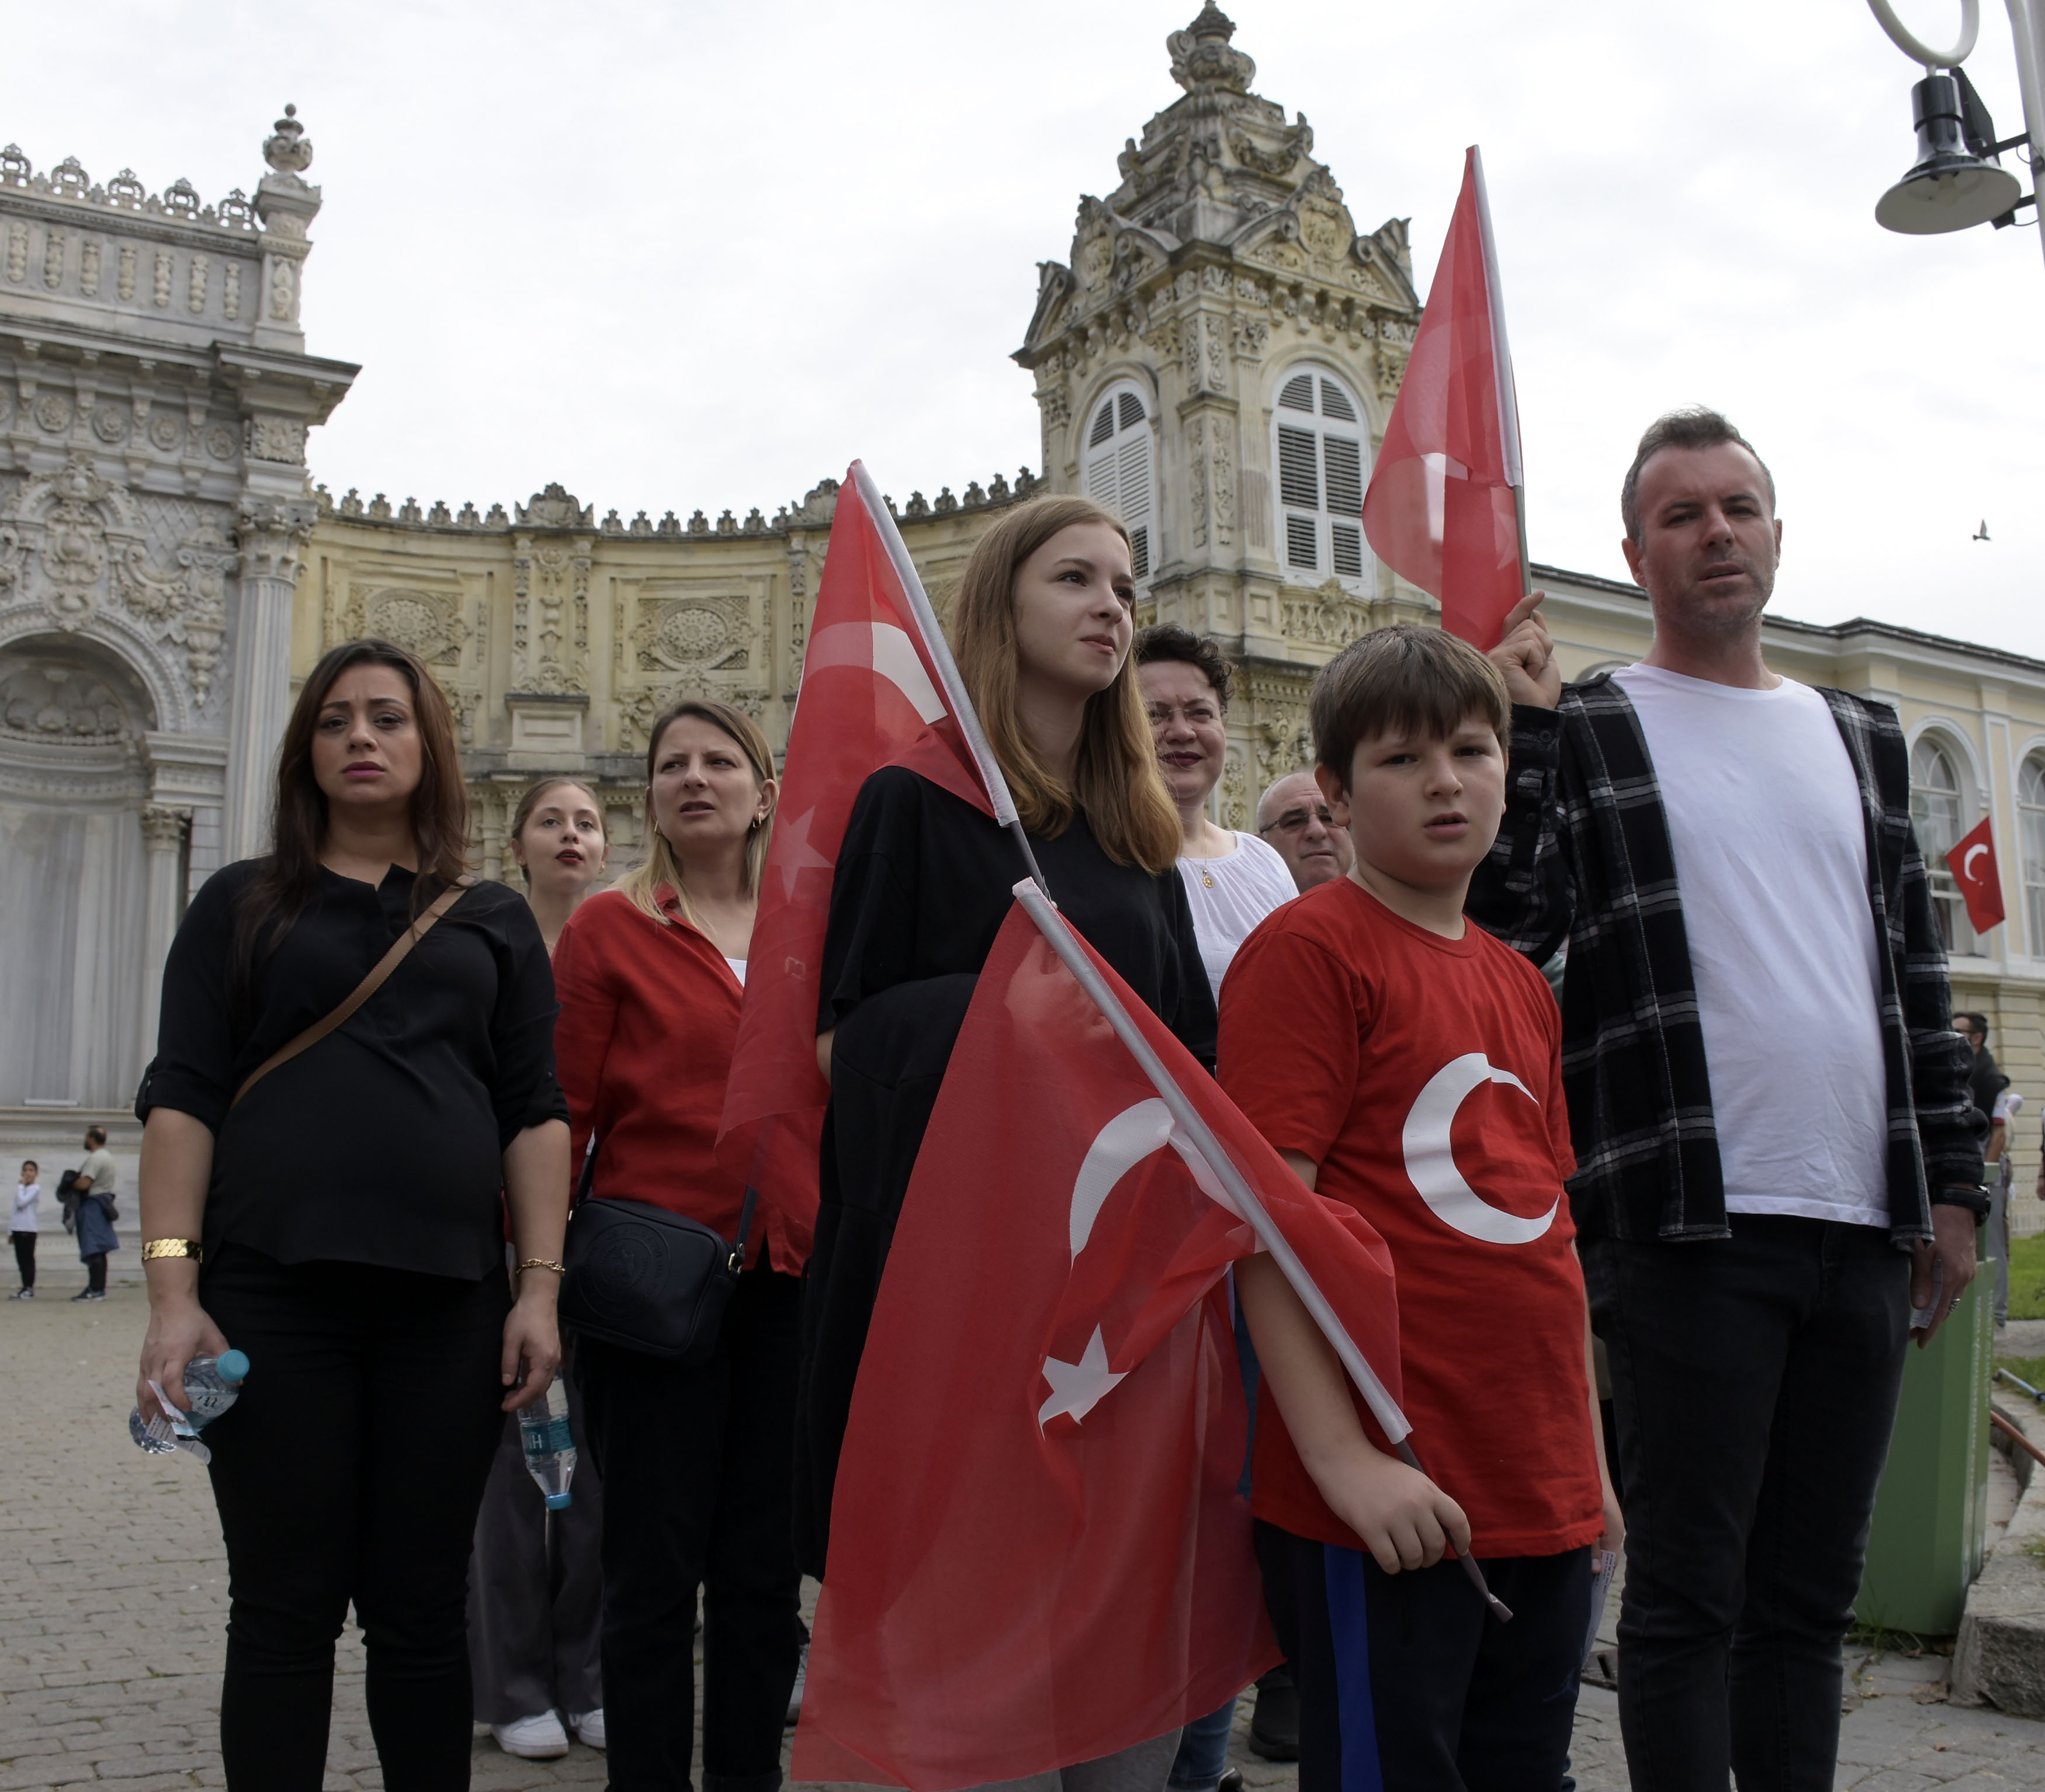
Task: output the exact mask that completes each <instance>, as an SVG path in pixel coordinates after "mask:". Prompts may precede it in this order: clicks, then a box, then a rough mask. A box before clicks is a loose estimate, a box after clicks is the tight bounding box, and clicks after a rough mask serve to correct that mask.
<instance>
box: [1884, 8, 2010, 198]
mask: <svg viewBox="0 0 2045 1792" xmlns="http://www.w3.org/2000/svg"><path fill="white" fill-rule="evenodd" d="M1867 3H1868V7H1869V10H1870V11H1872V12H1873V13H1874V16H1875V18H1876V20H1877V21H1878V22H1879V23H1880V25H1881V29H1883V30H1884V31H1885V32H1887V33H1889V40H1890V41H1891V42H1892V43H1893V44H1895V45H1896V47H1897V48H1898V49H1899V50H1901V51H1902V52H1903V53H1904V55H1905V56H1908V57H1910V58H1911V59H1912V60H1913V61H1916V62H1920V63H1922V64H1924V67H1925V69H1926V71H1927V72H1926V75H1925V77H1924V79H1923V80H1921V81H1920V82H1919V83H1917V84H1916V86H1915V87H1913V88H1912V89H1911V94H1910V98H1911V116H1912V123H1914V124H1915V125H1916V129H1917V160H1916V162H1915V163H1913V164H1912V166H1911V168H1910V171H1909V172H1908V173H1907V174H1905V175H1904V177H1903V178H1902V179H1901V180H1899V181H1898V182H1897V183H1896V184H1895V185H1894V186H1893V187H1890V188H1889V191H1887V192H1886V193H1885V194H1883V195H1882V196H1881V199H1880V201H1879V202H1877V204H1876V206H1875V208H1874V218H1875V222H1877V224H1879V225H1881V226H1882V227H1883V228H1884V229H1889V230H1897V231H1901V232H1902V233H1904V235H1906V236H1934V235H1939V234H1943V233H1945V232H1947V231H1949V230H1966V229H1970V228H1972V227H1973V226H1974V225H1977V224H1993V225H1995V227H1996V228H1997V229H2002V228H2003V227H2004V226H2005V225H2009V224H2013V223H2015V222H2016V210H2017V208H2018V207H2019V206H2031V207H2032V210H2033V214H2034V217H2035V210H2036V206H2037V202H2038V198H2037V194H2036V193H2035V191H2032V192H2031V193H2028V194H2027V193H2025V192H2024V190H2023V188H2022V187H2021V186H2020V184H2019V183H2018V181H2017V179H2016V176H2015V175H2012V174H2011V173H2010V172H2009V171H2008V170H2007V169H2005V168H2002V167H2001V166H2000V165H1999V163H1998V160H1997V159H1998V158H1999V157H2000V156H2001V153H2002V152H2003V151H2005V150H2006V149H2016V148H2020V147H2023V146H2029V148H2030V156H2029V160H2030V161H2031V163H2032V187H2034V189H2035V187H2036V185H2037V180H2036V167H2037V154H2038V152H2037V148H2036V146H2037V145H2040V144H2045V64H2042V63H2041V61H2040V56H2041V52H2045V0H2008V7H2009V30H2010V36H2011V37H2012V39H2013V40H2014V41H2015V45H2016V80H2017V87H2018V90H2019V91H2020V93H2021V94H2023V96H2024V125H2025V126H2026V129H2025V130H2024V133H2021V134H2020V135H2018V136H2016V137H2008V138H2006V139H2005V140H2004V141H2001V142H1997V141H1996V136H1995V124H1994V121H1993V120H1992V119H1991V118H1989V114H1988V108H1987V107H1986V106H1984V105H1982V104H1981V96H1980V95H1979V94H1977V93H1976V92H1975V91H1974V83H1972V82H1971V81H1970V80H1969V79H1967V77H1966V72H1965V71H1963V70H1962V68H1961V67H1960V64H1962V63H1963V62H1965V61H1966V59H1967V56H1969V54H1970V52H1972V51H1973V49H1974V40H1975V39H1976V38H1977V37H1978V36H1979V35H1980V32H1981V0H1960V35H1959V40H1958V42H1957V43H1956V44H1954V46H1953V48H1951V49H1950V50H1938V49H1933V48H1931V47H1930V46H1928V45H1927V44H1924V43H1923V42H1922V41H1920V40H1919V39H1918V38H1917V37H1916V35H1915V34H1914V33H1912V32H1911V31H1910V30H1909V29H1908V28H1907V27H1906V26H1905V25H1904V23H1903V21H1901V19H1899V18H1898V17H1897V16H1896V10H1895V8H1894V7H1893V6H1892V5H1891V4H1890V3H1889V0H1867ZM2039 235H2040V237H2045V231H2041V232H2040V233H2039Z"/></svg>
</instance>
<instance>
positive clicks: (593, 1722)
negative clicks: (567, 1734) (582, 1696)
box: [568, 1705, 603, 1748]
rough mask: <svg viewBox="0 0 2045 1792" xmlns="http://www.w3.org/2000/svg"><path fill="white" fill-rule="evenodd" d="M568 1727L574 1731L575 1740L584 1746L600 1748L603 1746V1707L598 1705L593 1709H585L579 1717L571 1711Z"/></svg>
mask: <svg viewBox="0 0 2045 1792" xmlns="http://www.w3.org/2000/svg"><path fill="white" fill-rule="evenodd" d="M568 1728H570V1729H572V1730H573V1731H574V1732H575V1733H576V1741H578V1742H580V1744H582V1745H583V1747H584V1748H602V1747H603V1706H602V1705H599V1706H598V1707H597V1708H596V1709H595V1710H594V1711H585V1712H583V1713H582V1714H581V1715H580V1717H577V1716H576V1715H575V1714H574V1713H570V1714H569V1717H568Z"/></svg>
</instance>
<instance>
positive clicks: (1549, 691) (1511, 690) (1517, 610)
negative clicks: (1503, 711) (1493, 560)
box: [1491, 591, 1562, 709]
mask: <svg viewBox="0 0 2045 1792" xmlns="http://www.w3.org/2000/svg"><path fill="white" fill-rule="evenodd" d="M1546 595H1547V593H1546V592H1538V591H1537V592H1528V593H1527V595H1526V596H1524V597H1523V598H1522V599H1520V600H1519V602H1518V603H1515V604H1514V605H1513V607H1512V609H1511V610H1510V611H1508V612H1507V614H1506V618H1505V634H1504V638H1503V639H1502V640H1500V642H1499V644H1498V645H1497V646H1496V647H1494V648H1492V650H1491V661H1492V665H1495V666H1496V667H1497V668H1498V669H1499V670H1500V672H1503V673H1504V675H1505V693H1506V695H1507V696H1509V697H1510V698H1512V700H1513V701H1514V702H1515V703H1531V704H1532V705H1533V706H1534V707H1535V708H1536V709H1553V708H1554V707H1555V705H1556V704H1557V703H1559V702H1560V701H1561V700H1562V668H1561V667H1559V666H1558V665H1556V664H1555V643H1554V641H1553V640H1552V639H1551V638H1550V636H1549V634H1548V625H1547V623H1546V622H1545V621H1544V620H1542V615H1541V608H1540V606H1541V599H1542V598H1543V597H1545V596H1546Z"/></svg>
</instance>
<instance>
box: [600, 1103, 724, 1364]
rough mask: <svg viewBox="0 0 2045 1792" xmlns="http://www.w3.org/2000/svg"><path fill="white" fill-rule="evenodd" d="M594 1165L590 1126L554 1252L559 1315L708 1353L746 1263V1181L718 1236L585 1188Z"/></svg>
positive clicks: (665, 1351)
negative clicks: (730, 1221)
mask: <svg viewBox="0 0 2045 1792" xmlns="http://www.w3.org/2000/svg"><path fill="white" fill-rule="evenodd" d="M595 1175H596V1139H595V1135H594V1134H592V1135H591V1138H590V1143H589V1150H587V1152H586V1153H585V1154H584V1155H583V1165H582V1177H581V1179H580V1182H579V1183H578V1184H577V1186H576V1198H575V1202H574V1204H573V1206H572V1209H571V1211H570V1212H569V1215H568V1242H567V1244H566V1246H565V1247H564V1249H563V1251H562V1252H561V1262H563V1264H564V1265H565V1266H566V1268H567V1274H564V1276H563V1277H562V1278H561V1295H560V1309H559V1311H560V1320H561V1323H562V1324H564V1325H568V1326H572V1327H573V1328H575V1330H576V1331H578V1332H580V1334H581V1335H583V1336H584V1337H586V1338H596V1339H601V1340H602V1341H603V1343H607V1344H616V1345H618V1346H620V1347H622V1348H623V1349H626V1350H628V1351H640V1352H641V1354H642V1355H646V1356H657V1357H663V1358H668V1359H669V1360H671V1361H672V1362H680V1363H681V1364H683V1365H684V1366H689V1367H693V1366H695V1365H697V1364H699V1363H703V1362H708V1361H709V1359H710V1356H711V1352H712V1351H714V1350H715V1349H716V1348H717V1336H718V1328H720V1327H721V1326H722V1324H723V1323H724V1309H725V1308H726V1306H727V1305H728V1304H730V1300H731V1291H732V1289H734V1288H736V1287H737V1286H738V1274H739V1271H740V1270H742V1269H743V1268H744V1267H745V1243H746V1239H747V1238H748V1237H749V1235H751V1232H752V1231H753V1204H754V1201H755V1199H756V1197H755V1196H754V1193H753V1190H752V1189H747V1190H746V1191H745V1206H744V1207H743V1208H741V1209H740V1211H739V1216H738V1238H737V1239H735V1240H734V1241H731V1242H730V1243H727V1242H726V1239H725V1238H724V1236H723V1235H722V1233H720V1232H717V1231H712V1230H711V1227H708V1226H706V1225H704V1224H703V1222H702V1221H701V1220H691V1219H689V1218H688V1217H687V1216H686V1215H684V1214H680V1213H671V1212H668V1209H667V1208H664V1207H656V1206H654V1205H653V1204H652V1203H651V1202H649V1201H634V1200H618V1199H617V1198H616V1197H611V1196H605V1197H600V1198H597V1197H591V1194H590V1192H589V1191H590V1185H591V1182H592V1181H594V1179H595Z"/></svg>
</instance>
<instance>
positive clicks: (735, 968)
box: [724, 953, 745, 989]
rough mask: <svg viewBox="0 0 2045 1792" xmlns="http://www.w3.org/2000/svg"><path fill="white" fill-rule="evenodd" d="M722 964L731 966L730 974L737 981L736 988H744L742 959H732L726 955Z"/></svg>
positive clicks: (743, 962)
mask: <svg viewBox="0 0 2045 1792" xmlns="http://www.w3.org/2000/svg"><path fill="white" fill-rule="evenodd" d="M724 962H726V964H727V965H730V966H731V974H732V975H733V976H734V977H737V978H738V987H739V988H741V989H743V988H745V960H744V959H743V958H733V957H732V956H731V955H730V954H729V953H727V954H726V955H725V960H724Z"/></svg>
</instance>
